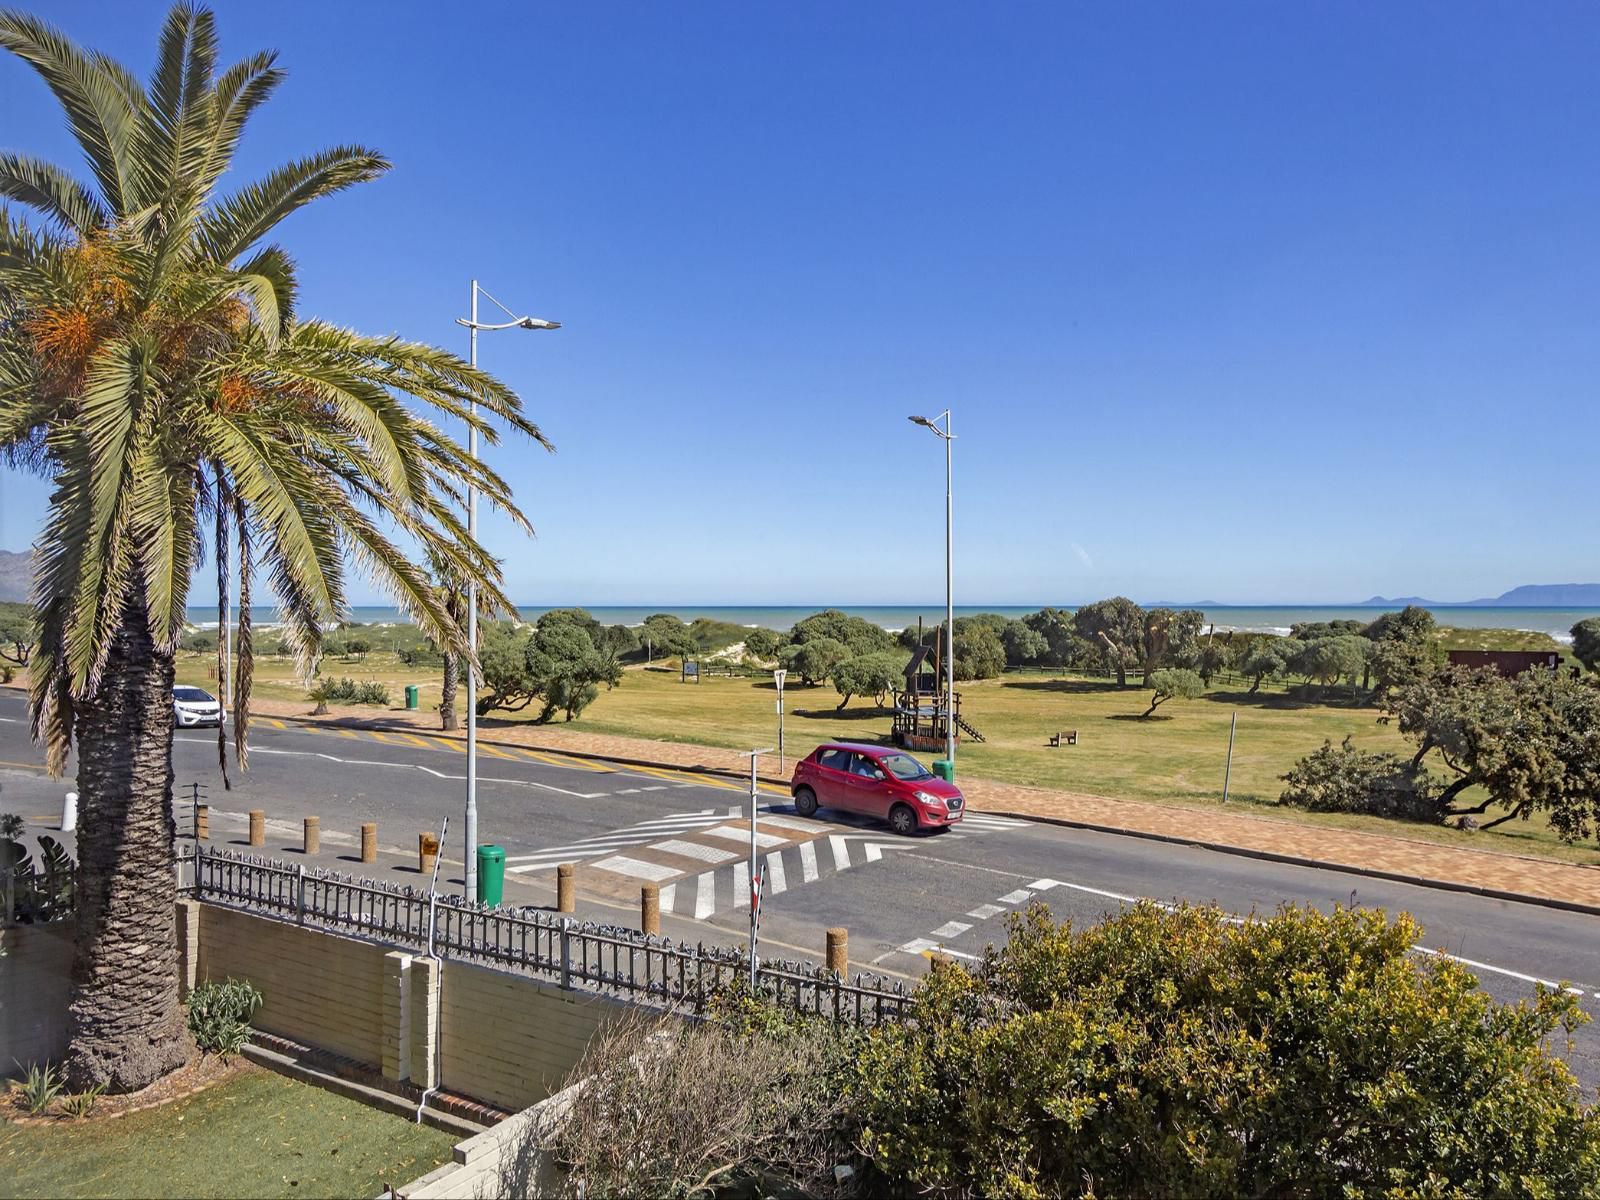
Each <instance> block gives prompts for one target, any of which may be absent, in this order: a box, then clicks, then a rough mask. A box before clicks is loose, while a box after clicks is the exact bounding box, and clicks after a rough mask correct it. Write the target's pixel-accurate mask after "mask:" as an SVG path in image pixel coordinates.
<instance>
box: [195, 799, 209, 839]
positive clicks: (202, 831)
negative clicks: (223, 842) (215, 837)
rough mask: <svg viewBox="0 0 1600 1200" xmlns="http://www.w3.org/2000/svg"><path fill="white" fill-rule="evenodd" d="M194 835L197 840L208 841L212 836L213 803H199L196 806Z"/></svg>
mask: <svg viewBox="0 0 1600 1200" xmlns="http://www.w3.org/2000/svg"><path fill="white" fill-rule="evenodd" d="M194 836H195V840H197V841H201V842H204V841H208V840H209V839H210V837H211V805H209V804H197V805H195V808H194Z"/></svg>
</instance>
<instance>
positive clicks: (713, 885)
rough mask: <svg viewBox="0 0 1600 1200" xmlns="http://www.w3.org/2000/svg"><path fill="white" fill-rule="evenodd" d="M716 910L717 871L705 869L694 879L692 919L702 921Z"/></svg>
mask: <svg viewBox="0 0 1600 1200" xmlns="http://www.w3.org/2000/svg"><path fill="white" fill-rule="evenodd" d="M716 911H717V873H716V872H715V871H707V872H706V873H705V874H703V875H701V876H699V877H698V878H696V879H695V881H694V919H695V920H696V921H704V920H705V919H706V918H707V917H709V916H710V915H711V914H712V913H714V912H716Z"/></svg>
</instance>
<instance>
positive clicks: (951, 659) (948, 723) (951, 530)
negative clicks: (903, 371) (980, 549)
mask: <svg viewBox="0 0 1600 1200" xmlns="http://www.w3.org/2000/svg"><path fill="white" fill-rule="evenodd" d="M954 440H955V435H954V434H953V433H952V432H951V428H950V410H949V409H946V410H945V414H944V628H945V647H944V648H945V655H944V756H945V760H946V761H947V762H948V763H949V764H950V773H951V774H952V775H954V774H955V765H956V724H955V715H956V714H955V705H956V600H955V590H954V589H955V571H954V568H953V559H954V557H955V545H956V543H955V526H954V520H955V507H954V503H953V500H952V495H951V493H952V490H953V483H954V478H955V476H954V458H953V456H952V454H951V444H952V443H953V442H954Z"/></svg>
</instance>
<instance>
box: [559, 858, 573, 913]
mask: <svg viewBox="0 0 1600 1200" xmlns="http://www.w3.org/2000/svg"><path fill="white" fill-rule="evenodd" d="M572 869H573V868H572V864H571V863H561V864H559V865H558V866H557V867H556V911H557V912H575V911H577V907H578V905H577V901H576V898H575V897H574V895H573V891H574V888H573V880H572Z"/></svg>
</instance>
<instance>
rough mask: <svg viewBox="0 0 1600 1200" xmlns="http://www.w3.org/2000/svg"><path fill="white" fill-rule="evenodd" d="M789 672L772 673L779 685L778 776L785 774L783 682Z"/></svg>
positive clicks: (779, 670) (781, 670) (780, 669)
mask: <svg viewBox="0 0 1600 1200" xmlns="http://www.w3.org/2000/svg"><path fill="white" fill-rule="evenodd" d="M787 675H788V672H787V671H785V670H783V669H782V668H781V667H780V668H779V669H778V670H776V671H774V672H773V673H772V680H773V682H774V683H776V684H777V685H778V774H779V775H783V774H785V771H784V761H783V681H784V677H785V676H787Z"/></svg>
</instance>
